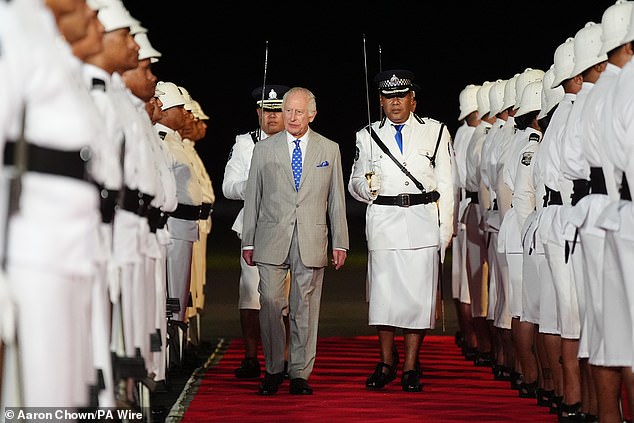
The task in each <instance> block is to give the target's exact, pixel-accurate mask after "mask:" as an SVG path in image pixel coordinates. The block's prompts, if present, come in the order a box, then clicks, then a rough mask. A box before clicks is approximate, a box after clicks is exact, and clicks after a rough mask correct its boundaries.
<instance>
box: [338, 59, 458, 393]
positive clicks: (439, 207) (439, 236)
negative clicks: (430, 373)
mask: <svg viewBox="0 0 634 423" xmlns="http://www.w3.org/2000/svg"><path fill="white" fill-rule="evenodd" d="M413 79H414V74H413V72H411V71H409V70H404V69H394V70H388V71H384V72H381V73H379V74H378V75H376V77H375V82H376V83H377V85H378V88H379V94H380V98H381V105H382V107H383V111H384V112H385V118H384V119H382V120H381V121H378V122H374V123H372V124H371V125H370V126H368V127H366V128H363V129H361V130H359V131H358V132H357V141H356V148H357V154H356V156H355V162H354V165H353V169H352V174H351V176H350V180H349V183H348V189H349V191H350V192H354V194H355V195H356V196H357V197H360V198H363V199H364V200H365V201H366V202H367V203H368V207H367V211H366V226H367V230H366V233H367V237H368V239H367V241H368V284H369V285H368V287H369V319H368V320H369V322H368V323H369V324H370V325H371V326H375V327H376V329H377V332H378V336H379V344H380V345H379V346H380V351H381V362H379V363H378V364H377V365H376V369H375V371H374V373H373V374H372V375H371V376H370V377H369V378H368V379H367V380H366V387H367V388H368V389H381V388H383V387H384V386H385V385H386V384H387V383H389V382H391V381H392V380H394V378H395V377H396V374H397V368H396V366H397V365H398V363H397V359H396V357H395V356H394V355H393V351H394V350H393V346H394V335H395V331H396V329H397V328H401V329H402V330H403V333H404V340H405V359H404V363H403V374H402V378H401V385H402V388H403V390H404V391H407V392H418V391H420V390H421V389H422V385H421V382H420V376H419V369H417V368H416V367H417V361H418V360H417V358H418V354H419V349H420V345H421V342H422V340H423V338H424V336H425V333H426V331H427V330H428V329H431V328H434V326H435V309H436V293H437V288H438V272H439V270H440V269H439V265H440V263H439V261H440V260H439V255H440V258H441V259H442V258H443V257H444V250H445V248H446V247H447V246H448V244H449V242H450V240H451V237H452V234H453V210H454V193H453V174H452V164H451V160H452V158H453V151H452V148H451V139H450V138H451V137H450V135H449V131H448V130H447V129H446V127H445V125H444V124H442V123H440V122H438V121H435V120H433V119H430V118H419V117H418V116H417V115H415V114H413V113H412V107H413V98H412V97H413V95H414V94H413V92H412V89H411V88H412V83H413ZM379 143H380V144H379ZM388 152H389V154H388ZM392 157H393V158H392ZM414 275H416V276H414Z"/></svg>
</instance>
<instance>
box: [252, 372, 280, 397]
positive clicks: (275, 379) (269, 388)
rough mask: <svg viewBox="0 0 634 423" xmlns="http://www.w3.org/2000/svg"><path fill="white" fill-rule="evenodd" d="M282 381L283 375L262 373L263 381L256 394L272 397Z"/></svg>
mask: <svg viewBox="0 0 634 423" xmlns="http://www.w3.org/2000/svg"><path fill="white" fill-rule="evenodd" d="M283 380H284V373H282V372H280V373H273V374H271V373H269V372H264V380H263V381H262V383H260V387H259V388H258V393H259V394H260V395H273V394H275V393H277V390H278V389H279V387H280V385H281V384H282V381H283Z"/></svg>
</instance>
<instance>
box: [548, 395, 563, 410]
mask: <svg viewBox="0 0 634 423" xmlns="http://www.w3.org/2000/svg"><path fill="white" fill-rule="evenodd" d="M563 400H564V397H563V396H561V397H560V396H558V395H555V396H553V398H552V400H551V401H550V411H549V412H550V414H557V415H559V407H561V403H562V402H563Z"/></svg>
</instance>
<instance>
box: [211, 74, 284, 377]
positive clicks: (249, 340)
mask: <svg viewBox="0 0 634 423" xmlns="http://www.w3.org/2000/svg"><path fill="white" fill-rule="evenodd" d="M288 90H289V87H287V86H285V85H266V86H265V87H257V88H255V89H254V90H253V91H252V92H251V96H252V97H253V99H254V100H255V104H256V112H257V116H258V122H259V129H256V130H253V131H250V132H248V133H246V134H240V135H237V136H236V140H235V143H234V145H233V147H232V148H231V153H230V155H229V160H228V161H227V164H226V165H225V172H224V177H223V180H222V193H223V195H224V196H225V197H226V198H228V199H229V200H241V201H243V200H244V194H245V190H246V185H247V179H248V177H249V168H250V166H251V156H252V155H253V148H254V147H255V144H256V143H257V142H259V141H260V140H263V139H265V138H267V137H269V136H271V135H274V134H276V133H278V132H280V131H282V130H284V121H283V114H282V97H283V96H284V94H286V92H287V91H288ZM243 214H244V208H242V209H241V210H240V212H239V213H238V216H237V217H236V220H235V221H234V223H233V226H232V228H231V229H233V230H234V231H235V232H236V234H237V235H238V238H242V217H243ZM259 282H260V275H259V274H258V269H257V268H256V267H253V266H249V265H248V264H247V263H246V262H245V261H244V259H243V258H242V256H240V288H239V297H238V308H239V309H240V327H241V328H242V337H243V339H244V359H243V360H242V362H241V363H240V367H238V368H237V369H235V376H236V377H237V378H238V379H248V378H258V377H260V362H259V360H258V345H259V344H260V320H259V314H260V294H259V293H258V284H259ZM289 282H290V279H289V278H288V277H287V279H286V288H285V292H286V296H287V298H288V290H289V287H290V285H289ZM284 314H285V317H284V324H285V325H286V327H287V332H288V305H287V306H286V311H285V312H284ZM287 344H288V343H287Z"/></svg>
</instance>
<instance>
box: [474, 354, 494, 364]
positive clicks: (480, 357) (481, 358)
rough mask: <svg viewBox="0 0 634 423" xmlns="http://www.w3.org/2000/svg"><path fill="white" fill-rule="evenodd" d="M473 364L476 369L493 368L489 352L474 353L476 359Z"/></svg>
mask: <svg viewBox="0 0 634 423" xmlns="http://www.w3.org/2000/svg"><path fill="white" fill-rule="evenodd" d="M473 364H474V365H475V366H476V367H491V366H493V356H492V355H491V352H480V351H478V352H477V353H476V358H475V359H474V360H473Z"/></svg>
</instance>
